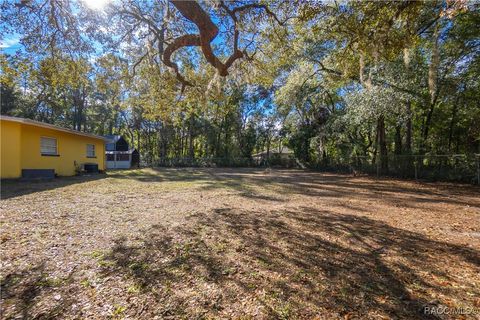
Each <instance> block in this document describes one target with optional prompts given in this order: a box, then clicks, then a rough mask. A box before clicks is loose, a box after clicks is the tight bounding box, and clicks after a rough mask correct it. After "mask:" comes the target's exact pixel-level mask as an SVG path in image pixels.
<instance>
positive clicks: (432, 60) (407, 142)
mask: <svg viewBox="0 0 480 320" xmlns="http://www.w3.org/2000/svg"><path fill="white" fill-rule="evenodd" d="M92 3H93V2H92V1H90V0H30V1H29V0H21V1H20V0H18V1H4V2H3V3H2V5H1V7H2V22H1V28H2V31H3V32H2V34H3V41H4V42H7V41H6V40H11V39H15V38H18V39H19V43H20V45H19V46H18V50H14V49H12V48H9V47H8V46H6V45H3V47H4V48H3V53H2V55H1V57H0V58H1V60H0V63H1V66H2V72H1V83H2V87H1V90H2V91H1V94H2V114H10V115H17V116H22V117H28V118H33V119H37V120H41V121H46V122H50V123H55V124H60V125H62V126H67V127H71V128H74V129H77V130H84V131H90V132H95V133H98V134H113V133H119V134H124V135H125V136H126V137H127V138H128V139H129V140H130V142H131V143H132V144H133V145H135V146H136V147H137V148H138V149H139V150H140V152H141V154H142V158H143V159H145V160H146V161H147V162H148V163H150V164H156V163H159V162H161V161H163V160H164V159H168V158H189V159H195V158H222V159H233V158H242V159H249V158H251V156H252V154H254V153H255V152H260V151H264V150H271V149H272V150H273V149H274V148H282V146H288V147H290V148H291V149H292V150H293V151H294V152H295V156H296V157H297V158H298V159H299V160H300V161H301V162H303V163H305V164H306V165H312V166H317V165H329V164H332V163H342V162H346V161H347V159H351V158H352V157H364V158H368V159H369V161H370V162H372V163H377V164H378V165H379V166H378V167H379V169H380V170H382V171H385V172H386V171H388V169H389V164H388V158H389V156H390V155H412V154H420V155H428V154H458V153H466V154H472V153H480V107H479V104H478V101H479V99H480V84H479V80H478V79H479V74H480V72H479V71H480V69H479V67H480V63H479V57H480V55H479V53H480V31H479V30H480V28H478V26H479V25H480V12H479V6H480V5H479V3H478V2H468V1H464V0H456V1H454V0H448V1H428V2H419V1H415V2H414V1H402V2H400V1H383V2H377V1H362V2H356V1H355V2H335V1H333V2H304V1H293V0H292V1H275V0H274V1H265V2H263V1H253V0H252V1H250V0H248V1H243V0H241V1H240V0H239V1H212V2H210V1H205V2H204V1H176V0H170V1H166V0H159V1H124V0H112V1H107V2H106V3H105V6H104V7H101V8H99V7H93V6H92Z"/></svg>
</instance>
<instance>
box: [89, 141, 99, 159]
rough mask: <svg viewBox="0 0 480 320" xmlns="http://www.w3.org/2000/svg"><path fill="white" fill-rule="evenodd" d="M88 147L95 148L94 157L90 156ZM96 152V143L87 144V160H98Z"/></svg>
mask: <svg viewBox="0 0 480 320" xmlns="http://www.w3.org/2000/svg"><path fill="white" fill-rule="evenodd" d="M88 146H93V155H89V154H88ZM96 157H97V154H96V150H95V144H94V143H87V158H96Z"/></svg>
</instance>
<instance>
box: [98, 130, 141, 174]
mask: <svg viewBox="0 0 480 320" xmlns="http://www.w3.org/2000/svg"><path fill="white" fill-rule="evenodd" d="M105 138H107V144H106V145H105V155H106V159H107V161H106V163H107V169H129V168H134V167H139V166H140V154H139V153H138V150H137V149H135V148H130V147H129V145H128V142H127V141H126V140H125V139H124V138H123V137H122V136H121V135H108V136H105Z"/></svg>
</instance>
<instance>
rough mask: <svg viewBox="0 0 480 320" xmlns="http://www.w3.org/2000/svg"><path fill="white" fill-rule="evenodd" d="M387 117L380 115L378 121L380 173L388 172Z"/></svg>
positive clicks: (378, 171) (378, 170)
mask: <svg viewBox="0 0 480 320" xmlns="http://www.w3.org/2000/svg"><path fill="white" fill-rule="evenodd" d="M385 136H386V134H385V118H384V116H383V115H382V116H380V117H379V118H378V121H377V137H378V141H377V144H378V150H379V151H380V152H379V162H378V166H377V173H378V174H386V173H388V158H387V143H386V139H385Z"/></svg>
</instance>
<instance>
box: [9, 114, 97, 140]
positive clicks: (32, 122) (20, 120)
mask: <svg viewBox="0 0 480 320" xmlns="http://www.w3.org/2000/svg"><path fill="white" fill-rule="evenodd" d="M0 120H4V121H11V122H18V123H22V124H28V125H31V126H35V127H41V128H47V129H52V130H57V131H63V132H67V133H71V134H75V135H78V136H84V137H89V138H94V139H99V140H106V139H105V138H104V137H102V136H98V135H96V134H91V133H86V132H81V131H77V130H73V129H67V128H63V127H59V126H56V125H53V124H50V123H45V122H40V121H35V120H31V119H25V118H19V117H10V116H3V115H2V116H0Z"/></svg>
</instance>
